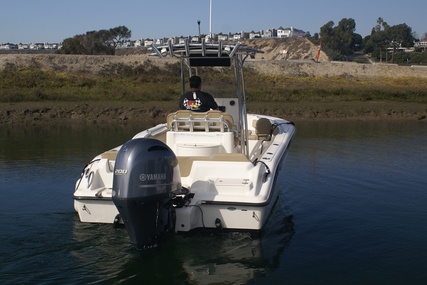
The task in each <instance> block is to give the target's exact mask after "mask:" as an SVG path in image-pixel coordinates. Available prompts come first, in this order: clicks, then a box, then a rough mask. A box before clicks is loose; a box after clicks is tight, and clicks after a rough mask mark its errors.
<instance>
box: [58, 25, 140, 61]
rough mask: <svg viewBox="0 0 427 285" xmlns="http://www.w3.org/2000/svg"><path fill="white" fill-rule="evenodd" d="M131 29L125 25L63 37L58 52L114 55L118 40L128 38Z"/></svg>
mask: <svg viewBox="0 0 427 285" xmlns="http://www.w3.org/2000/svg"><path fill="white" fill-rule="evenodd" d="M131 35H132V33H131V31H130V30H129V29H128V28H127V27H125V26H119V27H116V28H112V29H109V30H100V31H90V32H86V34H84V35H76V36H74V37H72V38H68V39H65V40H64V42H63V43H62V48H61V49H59V50H58V53H62V54H90V55H95V54H97V55H100V54H109V55H114V54H115V51H116V47H117V45H118V44H119V42H120V41H122V40H125V39H129V38H130V37H131Z"/></svg>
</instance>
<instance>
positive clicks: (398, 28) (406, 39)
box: [365, 17, 415, 62]
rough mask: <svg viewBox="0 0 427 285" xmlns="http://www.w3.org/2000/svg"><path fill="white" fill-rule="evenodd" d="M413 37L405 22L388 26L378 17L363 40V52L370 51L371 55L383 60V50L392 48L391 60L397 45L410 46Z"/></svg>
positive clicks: (412, 43)
mask: <svg viewBox="0 0 427 285" xmlns="http://www.w3.org/2000/svg"><path fill="white" fill-rule="evenodd" d="M414 40H415V37H414V35H413V33H412V28H411V27H409V26H408V25H406V24H399V25H395V26H389V25H388V24H387V23H386V22H385V21H384V20H383V18H381V17H379V18H378V20H377V25H376V26H375V27H374V28H373V29H372V32H371V35H370V37H369V39H367V40H366V41H365V52H372V55H373V56H374V57H376V58H377V59H379V60H380V61H382V60H383V58H384V56H383V50H384V49H387V48H392V50H393V52H392V59H391V60H392V62H393V61H394V54H395V52H396V50H397V48H399V47H412V46H413V45H414Z"/></svg>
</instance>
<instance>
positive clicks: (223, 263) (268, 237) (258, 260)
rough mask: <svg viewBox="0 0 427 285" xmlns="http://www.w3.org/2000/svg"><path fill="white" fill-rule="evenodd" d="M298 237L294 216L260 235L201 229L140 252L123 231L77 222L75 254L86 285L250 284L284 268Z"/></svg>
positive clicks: (279, 219)
mask: <svg viewBox="0 0 427 285" xmlns="http://www.w3.org/2000/svg"><path fill="white" fill-rule="evenodd" d="M277 206H278V207H280V206H279V205H277ZM278 212H279V213H280V212H282V211H281V210H280V209H279V210H278ZM282 213H283V212H282ZM293 234H294V224H293V217H292V216H291V215H285V216H280V215H279V214H278V213H276V214H275V215H274V217H272V219H271V222H270V223H269V225H268V226H267V229H266V231H265V232H264V233H263V234H262V235H261V236H254V235H251V234H250V233H248V232H219V231H216V230H209V231H205V230H200V231H194V232H192V233H185V234H178V235H174V236H172V237H169V238H167V239H166V240H165V242H164V243H162V244H161V245H160V246H159V247H158V248H156V249H153V250H149V251H140V252H138V251H136V250H135V249H134V248H133V247H132V246H131V245H130V243H129V238H128V236H127V234H126V231H125V229H124V228H114V227H112V226H111V225H90V224H82V223H80V222H79V221H78V220H77V219H76V220H75V221H74V223H73V239H74V240H75V242H76V245H75V247H74V248H73V249H72V251H71V254H72V255H73V256H74V257H75V258H76V259H77V260H78V262H79V267H81V268H84V272H85V273H84V274H85V276H84V278H83V280H88V279H89V280H90V279H94V280H98V281H102V282H108V283H121V282H132V283H133V282H135V283H138V282H140V283H145V284H188V283H195V284H246V283H247V282H248V281H249V280H252V279H254V278H256V277H257V276H264V275H266V274H267V273H268V272H270V271H273V270H274V269H276V268H277V267H278V266H279V264H280V258H281V256H282V254H283V252H284V250H285V248H286V247H287V245H288V244H289V243H290V241H291V239H292V236H293Z"/></svg>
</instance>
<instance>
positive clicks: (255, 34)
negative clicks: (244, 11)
mask: <svg viewBox="0 0 427 285" xmlns="http://www.w3.org/2000/svg"><path fill="white" fill-rule="evenodd" d="M260 37H261V33H260V32H254V31H252V32H250V33H249V39H251V40H252V39H259V38H260Z"/></svg>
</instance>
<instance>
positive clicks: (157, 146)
mask: <svg viewBox="0 0 427 285" xmlns="http://www.w3.org/2000/svg"><path fill="white" fill-rule="evenodd" d="M180 191H181V176H180V172H179V167H178V160H177V158H176V156H175V154H174V152H173V151H172V150H171V149H170V148H169V147H168V146H167V145H166V144H164V143H163V142H161V141H159V140H155V139H147V138H139V139H132V140H130V141H128V142H126V143H125V144H124V145H123V146H122V147H121V149H120V150H119V152H118V154H117V158H116V163H115V167H114V178H113V202H114V204H115V205H116V207H117V209H118V211H119V214H120V216H121V218H122V220H123V222H124V224H125V227H126V230H127V232H128V234H129V238H130V241H131V243H133V244H135V245H136V246H137V247H138V248H150V247H154V246H156V245H157V242H158V238H159V237H160V236H162V235H163V234H166V233H169V232H174V231H175V210H174V207H173V205H172V199H173V198H174V197H175V195H176V193H179V192H180Z"/></svg>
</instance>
